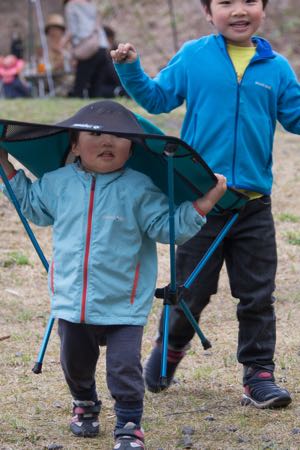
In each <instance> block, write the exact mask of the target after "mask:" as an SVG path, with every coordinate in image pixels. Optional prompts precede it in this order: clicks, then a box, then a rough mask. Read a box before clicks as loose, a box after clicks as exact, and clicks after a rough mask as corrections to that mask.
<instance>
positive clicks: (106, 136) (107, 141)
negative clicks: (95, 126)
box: [100, 134, 113, 145]
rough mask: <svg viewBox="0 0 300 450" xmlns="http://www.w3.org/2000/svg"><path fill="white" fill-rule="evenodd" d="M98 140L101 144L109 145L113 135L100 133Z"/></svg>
mask: <svg viewBox="0 0 300 450" xmlns="http://www.w3.org/2000/svg"><path fill="white" fill-rule="evenodd" d="M100 140H101V142H102V144H105V145H109V144H111V143H112V140H113V136H112V135H111V134H101V137H100Z"/></svg>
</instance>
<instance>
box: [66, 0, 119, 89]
mask: <svg viewBox="0 0 300 450" xmlns="http://www.w3.org/2000/svg"><path fill="white" fill-rule="evenodd" d="M64 5H65V19H66V24H67V32H68V38H69V39H70V40H71V43H72V46H73V48H76V46H77V45H78V44H80V42H81V41H82V40H84V39H86V38H88V37H89V36H91V34H92V33H93V32H94V31H95V30H97V31H98V36H99V48H98V50H96V52H95V54H93V55H92V56H91V57H89V58H87V59H84V60H78V61H77V67H76V75H75V83H74V87H73V90H72V96H73V97H81V98H83V97H90V98H94V97H104V98H110V97H115V96H116V95H118V94H119V93H120V92H123V91H124V90H123V89H122V88H121V86H120V82H119V80H118V77H117V75H116V73H115V70H114V67H113V65H112V62H111V58H110V56H109V43H108V40H107V37H106V34H105V31H104V29H103V27H102V25H101V23H100V17H99V13H98V11H97V8H96V6H95V4H94V2H93V1H91V0H64ZM116 88H118V89H116Z"/></svg>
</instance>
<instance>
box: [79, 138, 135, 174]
mask: <svg viewBox="0 0 300 450" xmlns="http://www.w3.org/2000/svg"><path fill="white" fill-rule="evenodd" d="M72 152H73V153H74V155H76V156H79V157H80V159H81V164H82V166H83V167H84V168H85V169H86V170H88V171H90V172H98V173H108V172H114V171H115V170H119V169H121V168H122V167H123V166H124V164H125V163H126V161H127V160H128V158H129V157H130V155H131V141H130V140H129V139H124V138H120V137H117V136H114V135H111V134H100V135H99V134H96V133H94V132H88V131H82V132H80V133H79V138H78V142H77V144H74V145H73V147H72Z"/></svg>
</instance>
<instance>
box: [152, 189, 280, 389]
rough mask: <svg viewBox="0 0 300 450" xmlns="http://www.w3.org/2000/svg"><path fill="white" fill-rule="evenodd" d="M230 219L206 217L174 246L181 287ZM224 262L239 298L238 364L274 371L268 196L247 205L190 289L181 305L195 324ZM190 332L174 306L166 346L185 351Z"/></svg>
mask: <svg viewBox="0 0 300 450" xmlns="http://www.w3.org/2000/svg"><path fill="white" fill-rule="evenodd" d="M228 218H229V215H228V214H226V215H225V216H209V217H208V221H207V224H206V225H205V226H204V227H203V229H202V230H201V231H200V232H199V234H197V235H196V236H195V237H194V238H192V239H191V240H190V241H188V242H187V243H185V244H184V245H182V246H179V247H178V249H177V260H176V269H177V281H178V283H179V284H184V282H185V281H186V280H187V278H188V276H189V275H190V274H191V272H192V271H193V269H194V268H195V267H196V266H197V264H198V263H199V261H200V259H201V258H202V256H203V255H204V254H205V252H206V251H207V249H208V248H209V246H210V245H211V243H212V242H213V240H214V239H215V237H216V236H217V234H218V233H219V232H220V231H221V229H222V227H223V226H224V224H225V223H226V222H227V221H228ZM224 261H225V263H226V267H227V272H228V277H229V281H230V287H231V293H232V296H233V297H235V298H237V299H239V303H238V306H237V318H238V321H239V338H238V348H237V358H238V361H239V362H240V363H242V364H243V365H244V367H245V368H246V367H249V366H254V367H255V366H263V367H265V368H268V369H269V370H274V362H273V357H274V350H275V340H276V319H275V312H274V305H273V304H274V300H275V299H274V297H273V291H274V289H275V274H276V267H277V252H276V242H275V229H274V222H273V217H272V212H271V199H270V197H269V196H264V197H262V198H260V199H256V200H251V201H249V202H248V203H247V205H246V207H245V208H244V209H243V211H241V213H240V217H239V219H238V221H237V222H236V223H235V224H234V225H233V227H232V228H231V230H230V232H229V234H228V235H227V237H226V238H225V239H224V241H223V242H222V243H221V245H220V246H219V247H218V249H217V250H216V251H215V253H214V254H213V256H212V257H211V258H210V259H209V261H208V262H207V264H206V265H205V267H204V269H203V270H202V271H201V272H200V274H199V276H198V277H197V279H196V280H195V281H194V283H193V284H192V285H191V288H190V296H188V297H187V298H185V301H186V303H187V304H188V306H189V308H190V309H191V312H192V314H193V315H194V317H195V318H196V319H197V320H199V318H200V314H201V312H202V310H203V309H204V307H205V306H206V305H207V304H208V302H209V300H210V296H211V295H212V294H215V293H216V292H217V286H218V279H219V273H220V270H221V268H222V265H223V262H224ZM224 308H226V304H225V303H224ZM220 326H222V324H220ZM194 333H195V332H194V329H193V328H192V327H191V325H190V324H189V322H188V321H187V319H186V317H185V315H184V313H183V312H182V310H181V308H180V307H179V306H174V307H172V308H171V313H170V327H169V346H170V348H172V349H173V350H177V349H178V350H179V349H183V348H184V347H185V346H186V345H187V344H188V343H189V341H190V340H191V339H192V337H193V336H194ZM161 335H162V321H161V323H160V337H159V338H158V341H160V340H161ZM244 381H245V379H244Z"/></svg>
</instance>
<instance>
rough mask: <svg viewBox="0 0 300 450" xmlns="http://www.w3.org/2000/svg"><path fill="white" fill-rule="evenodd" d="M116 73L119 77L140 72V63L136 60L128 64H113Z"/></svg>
mask: <svg viewBox="0 0 300 450" xmlns="http://www.w3.org/2000/svg"><path fill="white" fill-rule="evenodd" d="M114 66H115V69H116V71H117V72H118V73H119V74H120V75H127V74H131V73H132V72H135V71H139V70H141V62H140V58H138V59H137V60H136V61H133V62H128V63H126V62H125V63H114Z"/></svg>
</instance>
